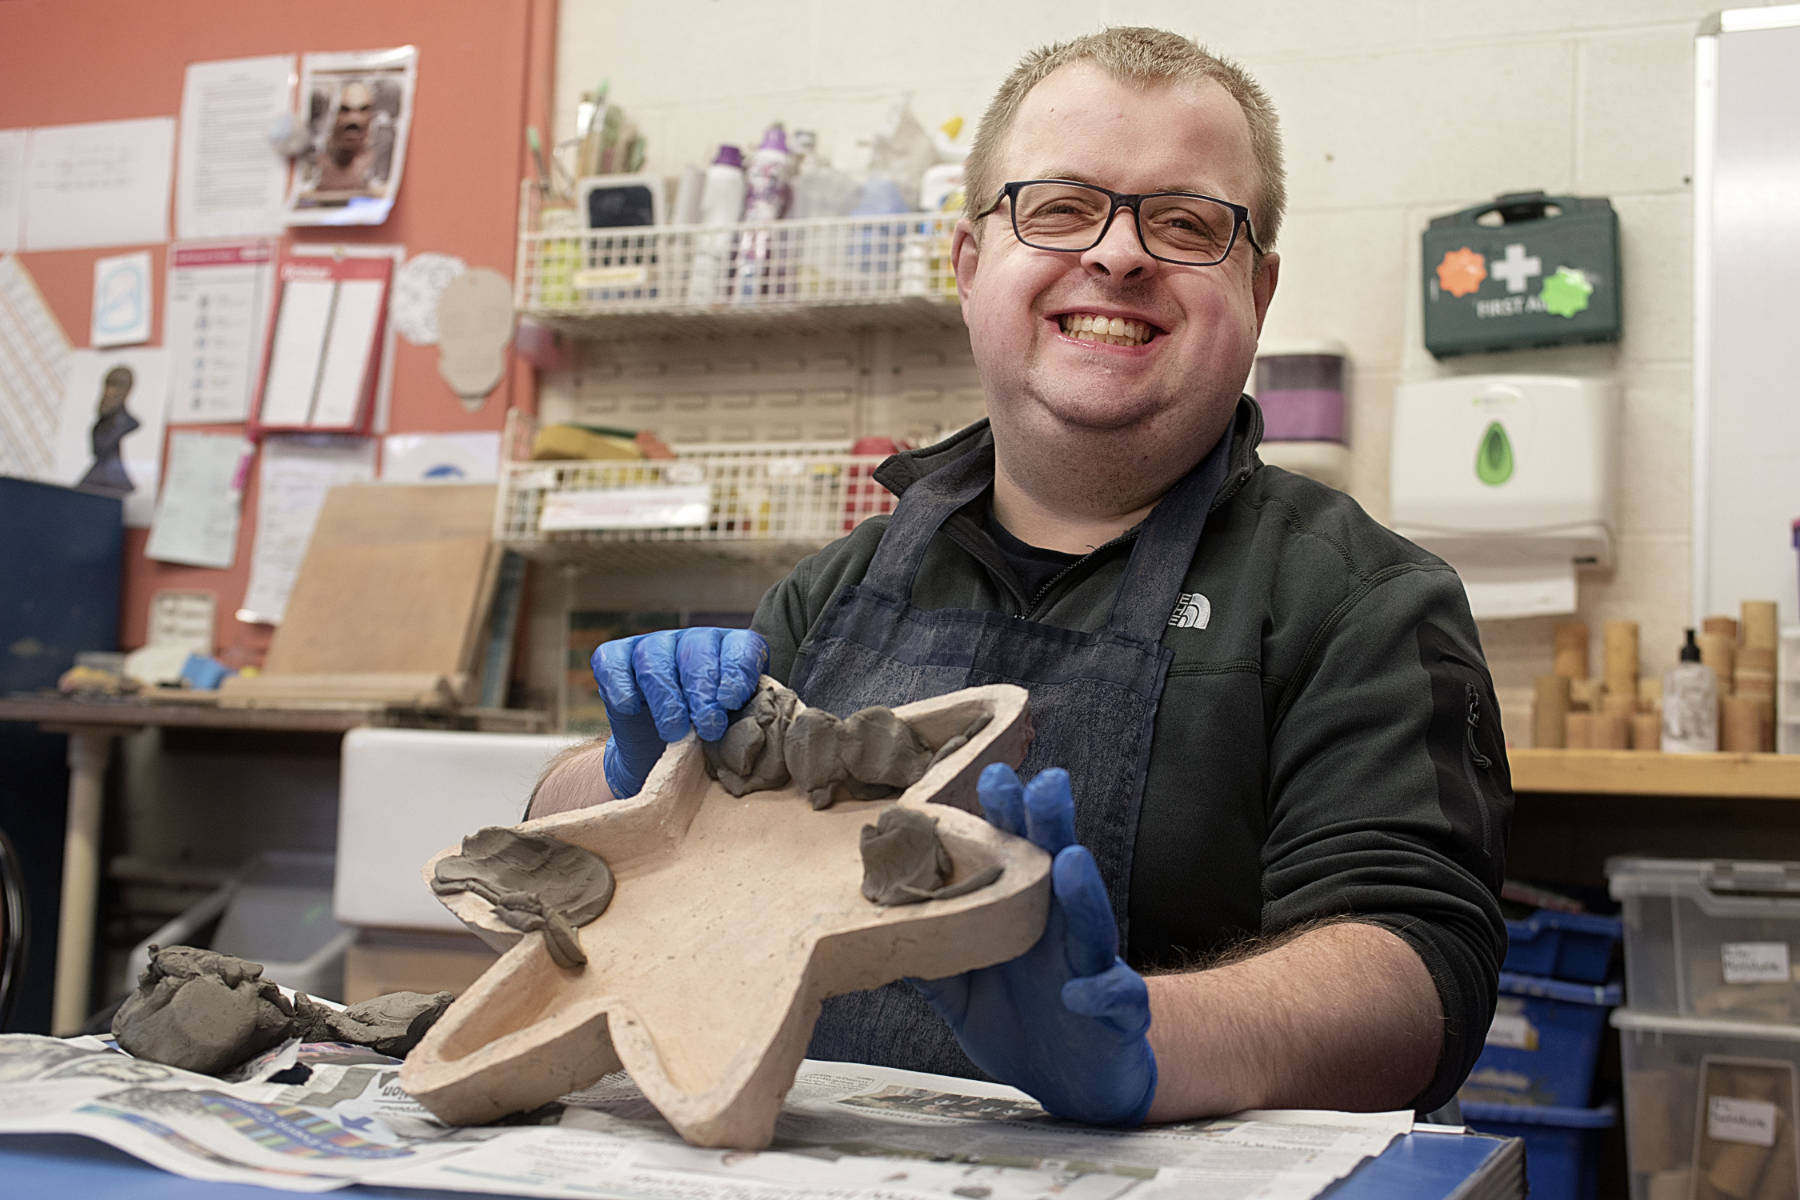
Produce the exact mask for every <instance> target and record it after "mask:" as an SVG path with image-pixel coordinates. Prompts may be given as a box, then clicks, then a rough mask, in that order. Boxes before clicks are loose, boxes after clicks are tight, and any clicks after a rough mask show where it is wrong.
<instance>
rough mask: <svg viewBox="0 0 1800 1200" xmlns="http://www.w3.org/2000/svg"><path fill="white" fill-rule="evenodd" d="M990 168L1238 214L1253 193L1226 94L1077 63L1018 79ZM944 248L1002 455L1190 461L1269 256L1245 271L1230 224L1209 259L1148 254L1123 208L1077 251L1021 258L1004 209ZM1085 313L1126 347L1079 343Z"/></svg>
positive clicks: (1272, 267) (1242, 354) (1233, 392)
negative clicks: (1122, 338)
mask: <svg viewBox="0 0 1800 1200" xmlns="http://www.w3.org/2000/svg"><path fill="white" fill-rule="evenodd" d="M998 165H999V176H998V179H999V181H1000V182H1004V181H1006V180H1013V179H1050V178H1054V179H1075V180H1080V181H1083V182H1087V183H1094V184H1098V185H1100V186H1102V187H1106V188H1110V189H1112V190H1113V191H1115V192H1155V191H1191V192H1199V193H1202V194H1204V195H1208V196H1215V197H1218V198H1220V199H1223V200H1229V201H1232V202H1234V203H1237V204H1242V205H1245V206H1247V207H1252V208H1253V207H1254V205H1255V203H1256V201H1257V200H1259V199H1260V196H1259V194H1258V191H1257V186H1256V164H1255V159H1254V157H1253V155H1252V153H1251V150H1250V134H1249V128H1248V125H1247V124H1246V122H1245V118H1244V115H1243V112H1242V110H1241V109H1240V108H1239V107H1238V105H1237V102H1236V101H1235V100H1233V99H1232V98H1231V96H1230V94H1229V93H1228V92H1226V91H1225V89H1224V88H1222V87H1220V86H1219V85H1218V84H1216V83H1213V82H1212V81H1210V80H1206V81H1201V82H1198V83H1177V84H1172V85H1168V84H1163V85H1155V86H1152V87H1150V88H1137V87H1132V86H1129V85H1127V84H1123V83H1120V82H1118V81H1116V80H1114V79H1113V78H1111V77H1110V76H1108V75H1107V74H1106V73H1105V72H1103V71H1101V70H1100V69H1098V68H1097V67H1094V66H1092V65H1090V64H1086V63H1076V64H1072V65H1070V66H1066V67H1063V68H1061V69H1059V70H1057V71H1055V72H1054V73H1052V74H1051V75H1050V76H1049V77H1048V78H1046V79H1045V80H1044V81H1043V82H1041V83H1040V84H1038V86H1037V87H1035V88H1034V89H1032V91H1031V92H1030V94H1028V95H1027V96H1026V98H1025V101H1024V103H1023V104H1022V105H1021V107H1020V109H1019V112H1018V115H1017V117H1016V119H1015V121H1014V124H1013V127H1012V129H1011V131H1010V133H1009V135H1008V137H1007V139H1006V142H1005V145H1004V146H1003V147H1002V151H1001V154H1000V155H999V163H998ZM977 234H978V235H979V236H978V237H977V236H976V235H977ZM954 258H955V264H956V278H957V286H958V289H959V291H960V293H961V295H962V307H963V316H964V319H965V320H966V321H967V323H968V326H969V340H970V344H971V346H972V348H973V350H974V354H975V362H976V367H977V369H978V370H979V371H980V374H981V379H982V384H983V388H984V390H985V391H986V393H987V398H988V412H989V416H990V417H991V418H992V421H993V425H994V431H995V436H996V439H997V440H998V441H999V442H1000V444H1001V447H1002V451H1003V456H1005V455H1011V456H1013V457H1014V459H1015V461H1022V459H1021V458H1020V456H1022V455H1038V456H1045V455H1049V456H1054V455H1056V454H1059V453H1068V452H1070V451H1074V450H1084V449H1090V448H1104V451H1105V452H1106V453H1107V454H1108V455H1109V456H1112V455H1117V456H1118V457H1117V458H1116V459H1114V460H1113V461H1116V462H1117V463H1118V464H1119V465H1120V466H1121V467H1126V466H1132V465H1137V466H1141V467H1142V468H1144V469H1149V470H1154V471H1157V472H1158V473H1159V474H1163V475H1166V474H1167V470H1168V469H1169V468H1171V467H1172V466H1182V467H1183V469H1185V465H1191V463H1192V462H1193V461H1195V460H1197V458H1198V457H1199V456H1200V455H1201V454H1203V453H1204V452H1205V451H1206V449H1207V448H1209V447H1210V446H1211V444H1212V443H1213V441H1215V440H1216V439H1217V437H1218V435H1219V434H1220V433H1221V432H1222V431H1223V430H1224V429H1225V427H1226V425H1227V424H1228V423H1229V421H1230V416H1231V412H1232V410H1233V407H1234V406H1235V404H1236V402H1237V397H1238V393H1239V392H1240V390H1241V389H1242V386H1243V383H1244V380H1245V378H1246V377H1247V376H1248V374H1249V371H1250V364H1251V361H1252V359H1253V357H1254V355H1255V352H1256V339H1257V335H1258V334H1259V333H1260V331H1261V329H1262V321H1263V315H1264V313H1265V312H1266V311H1267V309H1268V303H1269V299H1270V297H1271V296H1272V295H1273V294H1274V290H1275V277H1276V270H1277V266H1278V262H1277V260H1276V257H1275V256H1274V255H1272V254H1271V255H1268V256H1266V257H1265V259H1264V261H1263V264H1262V267H1261V269H1260V270H1257V271H1255V272H1253V271H1252V266H1251V261H1252V256H1251V248H1250V245H1249V239H1248V238H1247V237H1245V236H1243V235H1242V234H1241V233H1240V235H1239V237H1238V240H1237V244H1236V246H1235V247H1234V248H1233V249H1232V252H1231V256H1230V257H1229V258H1228V259H1226V260H1225V261H1224V262H1222V263H1219V264H1217V265H1216V266H1210V267H1189V266H1176V265H1173V264H1170V263H1165V262H1161V261H1159V260H1157V259H1154V258H1151V257H1150V256H1149V254H1147V253H1146V252H1145V250H1144V248H1143V245H1142V244H1141V243H1140V242H1139V241H1138V236H1137V231H1136V229H1135V227H1134V223H1133V221H1132V214H1131V212H1130V210H1128V209H1120V210H1119V211H1118V213H1117V214H1116V215H1115V216H1114V218H1113V221H1112V224H1111V225H1110V226H1109V227H1108V229H1107V231H1106V235H1105V237H1104V238H1102V239H1101V241H1100V244H1099V245H1097V246H1095V247H1094V248H1093V249H1092V250H1089V251H1087V252H1086V253H1082V254H1072V253H1059V252H1056V251H1047V250H1034V249H1032V248H1030V247H1027V246H1024V245H1022V244H1020V242H1019V240H1018V239H1017V238H1016V237H1015V236H1014V234H1013V230H1012V224H1011V218H1010V210H1009V207H1008V205H1007V204H1005V203H1003V204H1002V205H1001V206H1000V207H999V208H998V209H996V210H995V211H994V212H993V213H991V214H989V215H988V216H987V217H985V218H983V219H982V221H981V228H980V229H979V230H975V229H972V228H970V226H969V224H968V222H967V221H966V220H965V221H964V222H963V223H962V224H961V225H959V226H958V229H957V235H956V241H955V248H954ZM1085 317H1105V318H1109V319H1110V318H1119V319H1121V320H1123V321H1125V322H1127V330H1128V333H1129V334H1131V335H1132V340H1134V342H1135V344H1131V345H1111V344H1106V343H1104V342H1100V341H1089V340H1081V339H1078V338H1077V337H1075V336H1073V335H1074V334H1075V333H1076V332H1077V329H1076V328H1075V325H1076V321H1077V318H1085ZM1133 323H1135V324H1133ZM1183 456H1186V459H1187V462H1186V464H1183V463H1181V462H1180V461H1179V460H1180V459H1181V458H1182V457H1183ZM1162 482H1163V483H1165V484H1166V483H1167V479H1163V480H1162Z"/></svg>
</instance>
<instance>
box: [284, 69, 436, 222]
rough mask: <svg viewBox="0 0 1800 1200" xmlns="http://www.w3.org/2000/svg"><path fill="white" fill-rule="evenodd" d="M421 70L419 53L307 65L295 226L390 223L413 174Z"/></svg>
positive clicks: (291, 211) (299, 118) (299, 116)
mask: <svg viewBox="0 0 1800 1200" xmlns="http://www.w3.org/2000/svg"><path fill="white" fill-rule="evenodd" d="M417 65H418V52H417V51H416V50H415V49H414V48H413V47H411V46H399V47H396V48H393V49H389V50H364V51H354V52H346V53H331V54H307V55H303V56H302V57H301V68H300V108H299V111H298V112H297V113H295V114H294V119H295V125H296V127H297V129H298V130H300V131H303V133H304V140H303V144H302V145H301V146H300V148H299V151H298V153H297V154H295V156H294V175H293V182H292V183H291V184H290V185H289V188H288V195H287V204H286V210H287V223H288V224H289V225H379V224H381V223H382V222H383V221H385V220H387V217H388V213H389V211H390V210H391V209H392V207H393V203H394V196H395V194H396V193H397V192H398V191H399V190H400V177H401V175H402V174H403V172H404V170H405V166H406V137H407V130H408V128H409V127H410V126H411V124H412V102H413V84H414V81H415V79H416V75H415V69H416V67H417ZM291 152H292V148H291V147H290V153H291Z"/></svg>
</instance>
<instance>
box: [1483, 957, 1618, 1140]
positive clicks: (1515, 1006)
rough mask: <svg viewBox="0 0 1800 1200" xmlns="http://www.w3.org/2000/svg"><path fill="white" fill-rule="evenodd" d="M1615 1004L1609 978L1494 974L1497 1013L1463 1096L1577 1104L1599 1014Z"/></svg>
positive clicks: (1587, 1084)
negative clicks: (1588, 980) (1588, 979)
mask: <svg viewBox="0 0 1800 1200" xmlns="http://www.w3.org/2000/svg"><path fill="white" fill-rule="evenodd" d="M1618 1002H1619V985H1618V984H1616V983H1614V984H1608V985H1606V986H1604V987H1599V986H1596V985H1594V984H1588V983H1567V982H1564V981H1563V980H1560V979H1539V978H1536V977H1534V976H1530V975H1516V974H1513V973H1511V972H1509V971H1502V972H1501V973H1500V1000H1499V1006H1498V1011H1496V1012H1495V1014H1494V1023H1493V1025H1492V1026H1491V1027H1490V1028H1489V1030H1488V1036H1487V1044H1486V1045H1485V1046H1484V1047H1482V1051H1481V1057H1480V1058H1478V1059H1476V1060H1475V1069H1474V1070H1473V1071H1471V1072H1470V1074H1469V1080H1468V1082H1467V1083H1465V1084H1464V1085H1463V1090H1462V1097H1463V1099H1464V1100H1465V1101H1467V1100H1473V1101H1476V1102H1477V1103H1499V1104H1531V1105H1540V1106H1545V1105H1548V1106H1555V1107H1560V1108H1582V1107H1585V1106H1586V1104H1587V1102H1588V1096H1589V1094H1590V1093H1591V1092H1592V1091H1593V1088H1594V1064H1595V1062H1596V1061H1598V1059H1599V1057H1600V1038H1601V1035H1602V1034H1603V1033H1604V1031H1605V1029H1606V1012H1607V1010H1608V1009H1609V1008H1611V1007H1613V1006H1614V1005H1616V1004H1617V1003H1618Z"/></svg>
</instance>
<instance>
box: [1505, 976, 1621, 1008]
mask: <svg viewBox="0 0 1800 1200" xmlns="http://www.w3.org/2000/svg"><path fill="white" fill-rule="evenodd" d="M1500 990H1501V991H1503V992H1506V993H1507V994H1508V995H1513V996H1541V997H1543V998H1545V999H1548V1000H1561V1001H1562V1002H1563V1003H1565V1004H1604V1005H1607V1006H1609V1007H1610V1006H1611V1005H1614V1004H1617V1003H1618V1002H1619V1000H1620V999H1621V998H1622V997H1621V996H1620V993H1619V985H1618V984H1616V983H1609V984H1605V985H1601V984H1597V983H1570V982H1568V981H1567V980H1563V979H1545V978H1544V977H1542V976H1541V975H1519V974H1515V973H1514V972H1512V971H1502V972H1500Z"/></svg>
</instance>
